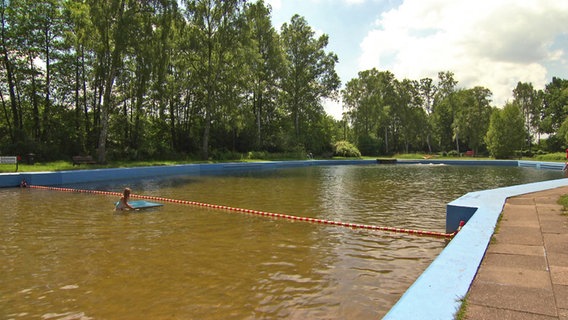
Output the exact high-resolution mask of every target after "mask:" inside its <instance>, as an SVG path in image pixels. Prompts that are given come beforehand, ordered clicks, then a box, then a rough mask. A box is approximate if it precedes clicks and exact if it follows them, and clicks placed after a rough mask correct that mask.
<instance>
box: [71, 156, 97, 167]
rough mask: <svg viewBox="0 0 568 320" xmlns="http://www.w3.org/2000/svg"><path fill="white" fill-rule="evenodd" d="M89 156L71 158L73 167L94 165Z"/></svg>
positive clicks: (94, 162)
mask: <svg viewBox="0 0 568 320" xmlns="http://www.w3.org/2000/svg"><path fill="white" fill-rule="evenodd" d="M96 163H97V162H96V161H95V160H93V157H91V156H73V166H75V165H79V166H80V165H81V164H96Z"/></svg>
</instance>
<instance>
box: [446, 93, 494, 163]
mask: <svg viewBox="0 0 568 320" xmlns="http://www.w3.org/2000/svg"><path fill="white" fill-rule="evenodd" d="M491 95H492V93H491V91H490V90H489V89H487V88H483V87H479V86H478V87H475V88H473V89H467V90H459V91H457V92H456V94H455V102H456V106H457V110H458V111H457V114H456V119H455V123H456V124H457V127H459V128H460V129H461V138H462V139H463V140H464V141H465V142H466V143H467V145H468V146H469V148H471V149H473V150H474V152H475V154H477V153H478V151H479V148H480V146H481V145H482V143H483V141H484V140H483V139H484V137H485V135H486V133H487V129H488V126H489V118H490V116H491V106H490V102H491Z"/></svg>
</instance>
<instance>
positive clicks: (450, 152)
mask: <svg viewBox="0 0 568 320" xmlns="http://www.w3.org/2000/svg"><path fill="white" fill-rule="evenodd" d="M447 155H448V157H459V156H460V153H459V152H457V151H456V150H451V151H448V153H447Z"/></svg>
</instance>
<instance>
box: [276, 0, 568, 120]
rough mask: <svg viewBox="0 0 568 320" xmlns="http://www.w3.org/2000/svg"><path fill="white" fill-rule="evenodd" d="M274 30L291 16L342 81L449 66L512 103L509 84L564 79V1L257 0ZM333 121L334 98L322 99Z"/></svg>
mask: <svg viewBox="0 0 568 320" xmlns="http://www.w3.org/2000/svg"><path fill="white" fill-rule="evenodd" d="M265 3H268V4H270V5H271V6H272V23H273V25H274V26H275V27H276V28H277V29H278V30H280V26H282V24H283V23H285V22H289V21H290V18H291V17H292V16H293V15H294V14H296V13H297V14H299V15H301V16H303V17H304V18H305V19H306V20H307V22H308V24H309V25H310V26H311V27H312V28H313V29H314V31H315V32H316V33H318V34H321V33H326V34H328V35H329V38H330V43H329V45H328V48H327V49H328V50H329V51H333V52H335V53H336V54H337V55H338V57H339V64H338V65H337V67H336V70H337V73H338V74H339V76H340V77H341V81H342V83H343V84H345V83H346V82H348V81H349V80H350V79H352V78H356V77H357V73H358V72H359V71H361V70H367V69H371V68H373V67H375V68H377V69H378V70H380V71H384V70H389V71H391V72H392V73H394V75H395V76H396V77H397V79H400V80H401V79H404V78H409V79H414V80H419V79H421V78H424V77H430V78H432V79H434V80H437V74H438V72H439V71H451V72H453V73H454V75H455V79H456V80H457V81H458V87H462V88H472V87H474V86H478V85H479V86H484V87H486V88H488V89H490V90H491V91H492V92H493V105H495V106H502V105H503V104H504V103H505V102H506V101H507V100H512V90H513V89H514V87H515V86H516V84H517V82H519V81H522V82H531V83H532V84H533V86H534V87H535V88H537V89H542V88H544V85H545V84H546V83H548V82H550V80H551V79H552V77H553V76H555V77H560V78H564V79H568V1H566V0H476V1H472V0H265ZM326 110H327V112H328V113H330V114H332V115H333V116H334V117H336V118H341V112H342V110H341V103H340V102H337V103H332V102H327V103H326Z"/></svg>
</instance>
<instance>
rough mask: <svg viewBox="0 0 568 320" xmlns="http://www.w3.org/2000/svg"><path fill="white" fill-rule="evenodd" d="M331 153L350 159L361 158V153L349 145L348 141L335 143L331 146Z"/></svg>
mask: <svg viewBox="0 0 568 320" xmlns="http://www.w3.org/2000/svg"><path fill="white" fill-rule="evenodd" d="M333 153H334V154H335V155H337V156H340V157H352V158H359V157H361V152H360V151H359V149H357V147H356V146H354V145H353V144H351V143H350V142H349V141H345V140H342V141H337V142H336V143H335V145H334V146H333Z"/></svg>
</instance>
